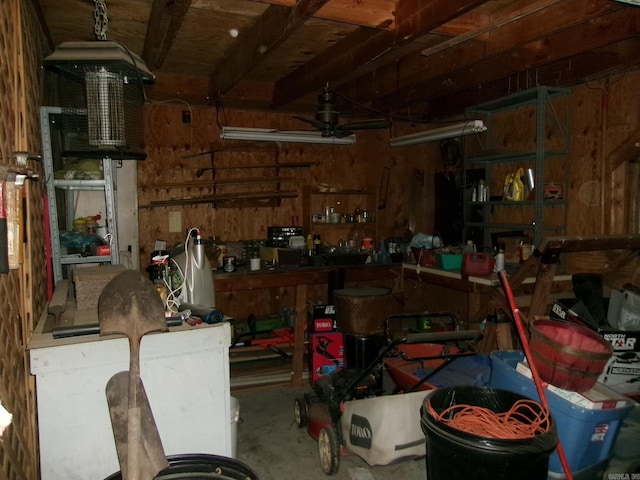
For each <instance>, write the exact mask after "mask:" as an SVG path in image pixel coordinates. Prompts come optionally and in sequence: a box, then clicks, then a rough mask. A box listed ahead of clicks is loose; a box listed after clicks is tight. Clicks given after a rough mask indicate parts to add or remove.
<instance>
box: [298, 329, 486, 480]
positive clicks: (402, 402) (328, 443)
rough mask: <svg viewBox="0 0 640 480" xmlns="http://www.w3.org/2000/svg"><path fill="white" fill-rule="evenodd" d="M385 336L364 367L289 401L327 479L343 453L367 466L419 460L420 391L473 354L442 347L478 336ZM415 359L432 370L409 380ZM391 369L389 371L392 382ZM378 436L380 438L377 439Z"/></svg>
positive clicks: (422, 394)
mask: <svg viewBox="0 0 640 480" xmlns="http://www.w3.org/2000/svg"><path fill="white" fill-rule="evenodd" d="M388 320H389V319H387V325H388ZM388 331H389V329H388V328H387V332H388ZM387 337H388V339H387V343H386V345H385V346H383V347H382V348H381V349H380V351H379V353H378V355H377V357H376V358H375V359H374V360H373V361H372V362H371V363H370V364H369V365H367V366H366V367H364V368H348V367H347V368H345V369H343V370H339V371H337V372H335V373H333V374H332V375H330V376H326V377H322V378H319V379H318V381H317V382H316V383H315V385H314V386H313V391H312V392H311V393H306V394H304V395H303V396H302V397H298V398H296V399H295V400H294V417H295V422H296V425H297V426H298V427H299V428H304V427H306V429H307V433H308V434H309V436H310V437H311V438H313V439H314V440H317V442H318V454H319V459H320V465H321V467H322V470H323V471H324V473H325V474H327V475H334V474H335V473H337V471H338V469H339V467H340V457H341V456H342V455H345V454H346V453H347V452H351V453H355V454H357V455H358V456H360V457H361V458H363V459H364V460H365V461H366V462H367V463H368V464H370V465H372V466H373V465H387V464H390V463H392V462H395V461H398V460H399V459H404V458H417V457H421V456H424V455H425V454H426V447H425V439H424V433H423V432H422V429H421V427H420V407H421V405H422V402H423V400H424V398H425V395H426V394H428V392H425V390H429V389H433V388H435V387H433V386H431V385H430V384H429V383H428V379H429V378H431V376H432V375H435V374H436V373H437V372H439V371H440V370H442V368H444V367H445V366H446V365H447V364H450V363H451V362H452V361H453V360H455V359H456V358H459V357H461V356H470V355H475V351H473V350H471V351H468V350H465V349H464V348H459V347H457V346H451V345H446V344H447V343H451V342H454V343H459V342H463V341H473V340H477V339H478V338H479V337H480V333H479V332H478V331H444V332H425V333H409V334H406V335H402V336H399V337H397V338H394V339H389V334H388V333H387ZM420 345H423V346H424V349H423V350H422V352H426V355H424V356H422V357H419V356H415V355H416V354H417V353H418V352H420V349H419V347H420ZM405 347H410V350H411V354H412V356H411V358H409V359H408V360H407V357H406V352H405V351H404V349H405ZM393 358H400V361H398V362H395V363H393V362H392V363H391V364H388V363H385V360H387V361H389V360H390V359H393ZM415 361H424V362H428V363H429V365H430V366H432V367H433V368H431V369H430V372H429V373H428V374H426V375H424V376H422V377H421V378H416V377H413V378H412V379H411V381H409V378H410V376H411V374H410V373H409V369H414V370H415V364H414V365H413V366H411V365H410V364H411V363H412V362H415ZM383 366H384V368H386V369H387V371H389V373H390V376H391V377H392V379H393V380H394V383H396V388H395V389H394V392H395V394H392V395H387V394H385V390H384V388H383V387H382V385H381V382H380V376H381V371H382V369H383ZM403 369H404V370H403ZM391 370H394V373H395V378H394V376H393V375H392V374H391ZM396 379H399V381H400V384H398V383H397V380H396ZM389 410H391V411H392V414H389ZM378 432H384V434H383V435H378V434H377V433H378Z"/></svg>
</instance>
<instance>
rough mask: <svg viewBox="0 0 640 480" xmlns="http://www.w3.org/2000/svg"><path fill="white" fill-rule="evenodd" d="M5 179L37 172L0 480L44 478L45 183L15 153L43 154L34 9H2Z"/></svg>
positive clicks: (39, 38) (26, 229) (17, 300)
mask: <svg viewBox="0 0 640 480" xmlns="http://www.w3.org/2000/svg"><path fill="white" fill-rule="evenodd" d="M0 25H1V26H2V28H1V29H0V94H2V98H3V101H2V102H1V103H0V151H1V152H0V153H1V154H0V167H1V168H0V172H1V174H2V178H1V180H6V174H7V172H14V173H15V172H21V173H27V172H31V173H33V174H35V176H32V177H30V179H28V180H26V182H25V186H24V187H21V189H22V191H23V197H22V201H23V203H24V205H25V208H24V209H23V212H22V218H20V219H19V221H18V223H19V225H20V227H22V234H23V237H24V243H22V244H19V245H18V246H17V250H21V260H20V261H19V265H18V268H15V269H11V270H10V271H9V273H8V274H2V275H0V304H1V306H0V400H1V401H2V404H3V405H4V407H5V408H6V409H7V410H9V411H10V412H11V413H12V414H13V421H12V424H11V425H10V426H9V427H8V428H7V429H6V430H5V432H4V434H3V435H2V439H1V440H0V478H2V479H3V480H5V479H6V480H24V479H37V478H39V475H38V446H37V445H38V444H37V428H36V426H37V424H36V398H35V385H34V383H35V382H34V379H33V377H32V376H31V375H30V369H29V353H28V351H27V345H28V343H29V339H30V338H31V333H32V332H33V329H34V327H35V324H36V322H37V321H38V319H39V318H40V314H41V312H42V311H43V309H44V306H45V304H46V301H47V297H46V268H45V254H44V252H45V248H44V244H45V238H44V237H45V236H44V221H43V207H42V203H43V201H42V199H43V197H44V195H43V184H42V182H40V181H39V180H38V179H37V178H36V177H37V176H38V175H39V176H40V178H42V171H41V166H40V163H39V162H38V161H34V160H28V161H27V167H26V168H25V167H20V166H19V164H18V162H17V160H16V156H15V152H28V153H29V155H30V156H34V155H35V154H39V153H40V152H41V151H42V149H41V147H40V134H39V121H38V112H39V107H40V105H41V71H40V64H41V60H42V57H43V50H44V46H43V44H44V36H43V34H42V30H41V27H40V24H39V22H38V16H37V14H36V12H35V9H34V6H33V4H32V2H25V1H21V0H5V1H3V2H0Z"/></svg>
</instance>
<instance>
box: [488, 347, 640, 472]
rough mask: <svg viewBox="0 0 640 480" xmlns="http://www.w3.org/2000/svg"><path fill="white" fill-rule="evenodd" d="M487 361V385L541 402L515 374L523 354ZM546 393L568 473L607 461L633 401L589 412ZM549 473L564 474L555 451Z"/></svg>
mask: <svg viewBox="0 0 640 480" xmlns="http://www.w3.org/2000/svg"><path fill="white" fill-rule="evenodd" d="M490 358H491V377H490V380H489V386H491V387H493V388H501V389H503V390H510V391H512V392H515V393H519V394H520V395H524V396H526V397H529V398H531V399H533V400H537V401H540V397H539V396H538V392H537V390H536V386H535V384H534V382H533V380H532V379H530V378H528V377H526V376H524V375H523V374H521V373H520V372H518V371H516V366H517V365H518V362H521V361H522V360H524V353H523V352H521V351H503V352H494V353H492V354H491V355H490ZM545 394H546V397H547V401H548V403H549V409H550V410H551V414H552V415H553V418H554V419H555V421H556V424H557V426H558V436H559V437H560V442H562V447H563V448H564V453H565V456H566V457H567V461H568V463H569V468H570V469H571V471H572V472H578V471H581V470H584V469H589V468H590V467H592V466H594V465H596V464H598V463H600V462H603V461H605V460H607V459H608V458H609V456H610V454H611V447H612V445H613V442H614V440H615V439H616V436H617V435H618V430H620V426H621V425H622V420H623V419H624V417H625V416H626V415H627V413H629V411H630V410H631V408H633V407H632V402H631V401H629V403H628V404H627V405H625V406H624V407H621V408H612V409H601V410H595V409H594V410H591V409H587V408H581V407H579V406H577V405H574V404H573V403H571V402H569V401H568V400H566V399H564V398H562V397H560V396H559V395H557V394H555V393H553V392H551V391H549V390H546V391H545ZM549 472H550V473H563V472H564V470H563V469H562V464H561V463H560V458H559V457H558V453H557V452H553V454H552V455H551V456H550V457H549Z"/></svg>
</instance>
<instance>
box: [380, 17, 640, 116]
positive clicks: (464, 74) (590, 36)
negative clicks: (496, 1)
mask: <svg viewBox="0 0 640 480" xmlns="http://www.w3.org/2000/svg"><path fill="white" fill-rule="evenodd" d="M639 30H640V12H638V14H634V15H630V14H629V11H628V10H616V11H614V12H613V13H610V14H608V15H604V16H601V17H599V18H598V19H597V20H593V21H590V22H586V23H582V24H580V25H577V26H574V27H572V28H569V29H565V30H560V31H558V33H555V34H553V35H550V36H549V37H548V38H546V39H544V40H543V41H539V40H534V41H532V42H530V43H528V44H525V45H521V46H520V47H519V48H517V49H515V50H509V51H506V52H503V53H502V54H500V55H497V56H492V57H491V58H488V59H486V60H485V61H482V62H479V63H476V64H473V65H466V66H465V67H464V68H460V69H458V70H456V71H455V72H450V73H449V74H448V75H438V76H435V77H432V78H430V79H429V80H428V81H423V82H419V83H417V84H416V85H414V87H413V88H412V92H413V95H412V97H411V98H410V99H407V98H404V99H398V98H394V99H393V102H394V104H395V105H396V106H400V107H402V106H406V105H408V104H422V103H427V102H429V99H430V98H434V97H437V96H440V95H447V94H452V93H455V92H456V91H461V90H464V89H467V88H472V87H474V86H476V87H478V86H481V85H483V84H484V83H485V82H491V81H492V80H493V79H495V78H501V77H507V76H509V75H514V74H517V73H518V72H525V71H527V70H533V69H536V68H541V67H543V66H544V65H547V64H553V63H557V62H561V61H562V60H565V59H568V58H571V57H575V56H576V55H580V54H582V53H583V52H589V51H593V50H597V49H600V48H604V47H606V46H607V45H611V44H614V43H617V42H621V41H623V40H625V39H629V38H634V37H636V36H637V32H638V31H639ZM386 100H387V101H389V100H390V97H389V98H387V99H386ZM375 105H376V107H377V108H382V106H383V105H387V106H388V105H389V104H387V103H382V102H380V103H375ZM458 113H460V112H458Z"/></svg>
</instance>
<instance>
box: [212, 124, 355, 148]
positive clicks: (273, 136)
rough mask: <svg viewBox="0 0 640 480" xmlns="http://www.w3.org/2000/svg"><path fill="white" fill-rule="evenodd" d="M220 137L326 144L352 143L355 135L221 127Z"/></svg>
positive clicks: (225, 138) (226, 138)
mask: <svg viewBox="0 0 640 480" xmlns="http://www.w3.org/2000/svg"><path fill="white" fill-rule="evenodd" d="M220 138H222V139H224V140H253V141H257V142H283V143H287V142H288V143H323V144H328V145H353V144H354V143H356V136H355V135H349V136H348V137H342V138H338V137H323V136H322V132H320V131H313V130H309V131H307V130H297V131H281V130H271V129H268V128H242V127H222V131H221V132H220Z"/></svg>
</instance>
